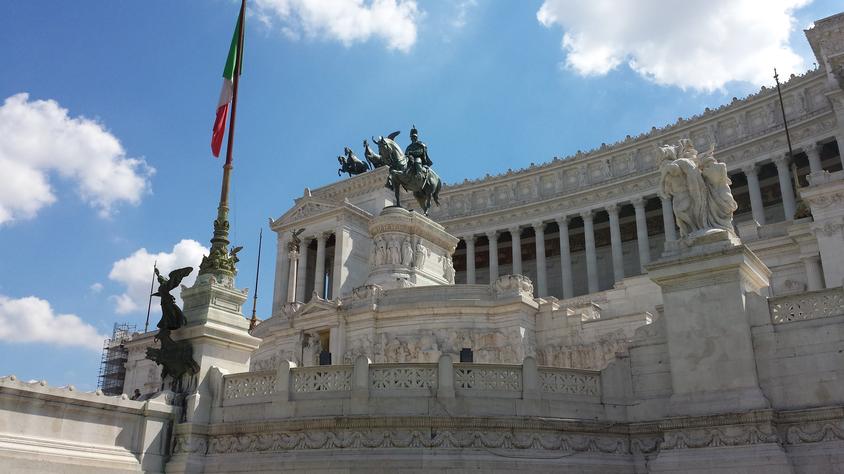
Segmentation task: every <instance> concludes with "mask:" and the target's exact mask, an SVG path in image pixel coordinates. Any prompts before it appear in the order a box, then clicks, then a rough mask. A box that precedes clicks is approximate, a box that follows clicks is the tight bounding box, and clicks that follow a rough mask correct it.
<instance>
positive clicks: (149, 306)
mask: <svg viewBox="0 0 844 474" xmlns="http://www.w3.org/2000/svg"><path fill="white" fill-rule="evenodd" d="M157 265H158V260H156V261H155V262H154V263H153V264H152V281H151V282H149V302H148V303H147V321H146V322H145V323H144V332H147V329H149V312H150V310H151V309H152V290H153V287H155V269H156V266H157Z"/></svg>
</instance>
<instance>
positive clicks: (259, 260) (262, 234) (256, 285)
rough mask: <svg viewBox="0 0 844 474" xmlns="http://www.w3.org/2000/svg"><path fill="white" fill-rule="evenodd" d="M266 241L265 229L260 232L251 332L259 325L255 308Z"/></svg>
mask: <svg viewBox="0 0 844 474" xmlns="http://www.w3.org/2000/svg"><path fill="white" fill-rule="evenodd" d="M263 240H264V228H263V227H262V228H261V230H260V232H258V265H257V266H256V267H255V291H254V292H253V293H252V319H250V320H249V330H250V331H251V330H252V329H253V328H254V327H255V325H256V324H258V317H257V316H256V315H255V307H256V306H257V304H258V275H259V274H260V273H261V243H262V242H263Z"/></svg>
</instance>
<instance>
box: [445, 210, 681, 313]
mask: <svg viewBox="0 0 844 474" xmlns="http://www.w3.org/2000/svg"><path fill="white" fill-rule="evenodd" d="M629 202H630V204H632V205H633V208H634V210H635V212H636V238H637V241H638V249H639V264H640V266H644V265H646V264H647V263H648V262H649V261H650V244H649V241H648V229H647V221H646V219H645V202H646V199H645V198H644V197H639V198H636V199H633V200H631V201H629ZM621 204H623V202H619V203H611V204H607V205H606V206H604V207H602V208H594V209H590V210H585V211H583V212H581V213H579V216H580V217H581V219H583V233H584V242H585V253H586V279H587V287H588V291H589V293H594V292H597V291H598V258H597V252H596V247H595V226H594V216H595V213H596V212H598V211H600V210H602V209H603V210H605V211H606V212H607V214H609V219H610V237H611V247H612V265H613V276H614V279H615V281H616V282H620V281H622V280H623V279H624V276H625V275H624V263H623V254H622V242H621V229H620V225H619V209H620V206H621ZM666 209H668V212H670V208H666V207H663V213H665V212H666ZM572 217H575V216H574V215H562V216H559V217H557V218H556V219H555V221H556V223H557V226H558V228H559V229H560V235H559V239H560V269H561V270H560V272H561V275H560V276H561V280H562V290H563V291H562V294H563V297H564V298H571V297H572V296H574V290H573V288H574V284H573V280H572V278H573V276H572V256H571V250H570V244H569V222H570V220H571V218H572ZM663 220H664V221H666V222H670V223H671V224H672V225H673V223H674V216H673V215H671V216H666V215H664V216H663ZM548 223H549V221H544V220H543V221H536V222H532V223H530V224H527V225H526V226H523V225H513V226H510V227H509V228H508V229H507V230H506V231H507V232H509V234H510V239H511V241H512V262H513V264H512V273H515V274H521V273H522V245H521V233H522V229H523V228H524V227H532V228H533V232H534V235H535V236H536V238H535V243H534V245H535V246H536V248H535V252H536V281H535V282H534V283H535V284H536V292H537V295H539V296H547V295H548V294H549V292H548V268H547V258H546V251H545V226H546V225H547V224H548ZM672 231H673V228H672ZM500 234H501V232H500V231H498V230H492V231H487V232H485V235H486V238H487V241H488V242H489V249H488V252H489V281H495V279H497V278H498V277H499V276H500V275H499V271H498V237H499V235H500ZM672 235H674V234H673V233H672ZM476 237H477V235H475V234H471V235H464V236H462V237H461V240H463V241H464V242H465V243H466V283H468V284H475V283H476V281H477V278H476V265H475V256H476V251H475V239H476ZM674 238H676V237H674Z"/></svg>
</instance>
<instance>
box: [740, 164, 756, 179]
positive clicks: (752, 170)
mask: <svg viewBox="0 0 844 474" xmlns="http://www.w3.org/2000/svg"><path fill="white" fill-rule="evenodd" d="M741 172H742V173H744V175H745V176H750V175H753V176H754V177H757V173H758V172H759V165H757V164H756V163H747V164H745V165H742V167H741Z"/></svg>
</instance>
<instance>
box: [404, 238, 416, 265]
mask: <svg viewBox="0 0 844 474" xmlns="http://www.w3.org/2000/svg"><path fill="white" fill-rule="evenodd" d="M411 263H413V245H411V243H410V237H408V238H406V239H404V241H403V242H402V243H401V264H402V265H407V266H409V265H410V264H411Z"/></svg>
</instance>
